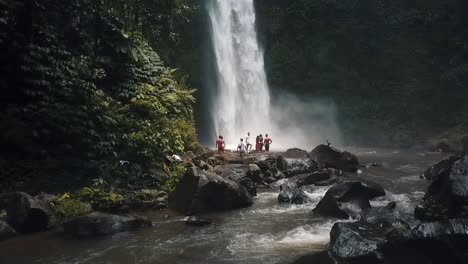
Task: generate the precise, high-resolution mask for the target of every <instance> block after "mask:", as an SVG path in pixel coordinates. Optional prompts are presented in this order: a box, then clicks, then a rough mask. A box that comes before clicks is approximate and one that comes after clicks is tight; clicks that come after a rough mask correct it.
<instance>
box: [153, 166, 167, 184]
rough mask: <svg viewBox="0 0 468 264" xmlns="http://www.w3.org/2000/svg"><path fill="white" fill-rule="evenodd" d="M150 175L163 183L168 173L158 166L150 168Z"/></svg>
mask: <svg viewBox="0 0 468 264" xmlns="http://www.w3.org/2000/svg"><path fill="white" fill-rule="evenodd" d="M150 175H151V177H153V178H154V179H155V180H156V181H158V182H160V183H164V182H166V181H167V180H168V179H169V174H168V173H167V172H166V171H165V170H163V169H162V168H159V167H155V168H152V169H150Z"/></svg>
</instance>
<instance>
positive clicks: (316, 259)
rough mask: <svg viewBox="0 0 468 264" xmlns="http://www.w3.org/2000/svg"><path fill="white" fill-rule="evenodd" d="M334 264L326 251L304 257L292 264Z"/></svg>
mask: <svg viewBox="0 0 468 264" xmlns="http://www.w3.org/2000/svg"><path fill="white" fill-rule="evenodd" d="M315 263H316V264H335V261H334V260H333V259H332V258H331V257H330V255H329V253H328V251H320V252H317V253H314V254H310V255H305V256H302V257H300V258H299V259H298V260H296V261H294V262H293V264H315Z"/></svg>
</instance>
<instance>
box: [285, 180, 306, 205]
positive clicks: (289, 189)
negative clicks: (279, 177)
mask: <svg viewBox="0 0 468 264" xmlns="http://www.w3.org/2000/svg"><path fill="white" fill-rule="evenodd" d="M309 200H310V199H309V197H308V196H307V195H306V194H305V192H304V191H303V190H302V189H301V188H299V187H298V186H297V185H296V184H295V183H293V182H286V183H285V184H282V185H280V193H279V195H278V202H279V203H280V204H288V203H290V204H304V203H307V202H309Z"/></svg>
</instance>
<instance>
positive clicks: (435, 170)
mask: <svg viewBox="0 0 468 264" xmlns="http://www.w3.org/2000/svg"><path fill="white" fill-rule="evenodd" d="M461 158H462V156H460V155H452V156H450V157H449V158H447V159H444V160H442V161H440V162H438V163H436V164H434V165H433V166H431V167H429V168H428V169H426V170H425V171H424V172H423V173H422V174H421V177H420V178H422V179H427V180H436V179H437V178H438V177H439V175H443V174H450V171H451V170H452V165H453V164H454V163H455V162H456V161H458V160H460V159H461Z"/></svg>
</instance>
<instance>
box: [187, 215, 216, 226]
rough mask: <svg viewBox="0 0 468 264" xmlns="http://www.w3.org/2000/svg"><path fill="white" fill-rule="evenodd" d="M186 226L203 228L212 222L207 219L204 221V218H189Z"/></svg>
mask: <svg viewBox="0 0 468 264" xmlns="http://www.w3.org/2000/svg"><path fill="white" fill-rule="evenodd" d="M185 224H186V225H188V226H197V227H201V226H206V225H209V224H211V221H210V220H207V219H204V218H201V217H198V216H189V217H187V219H186V220H185Z"/></svg>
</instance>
